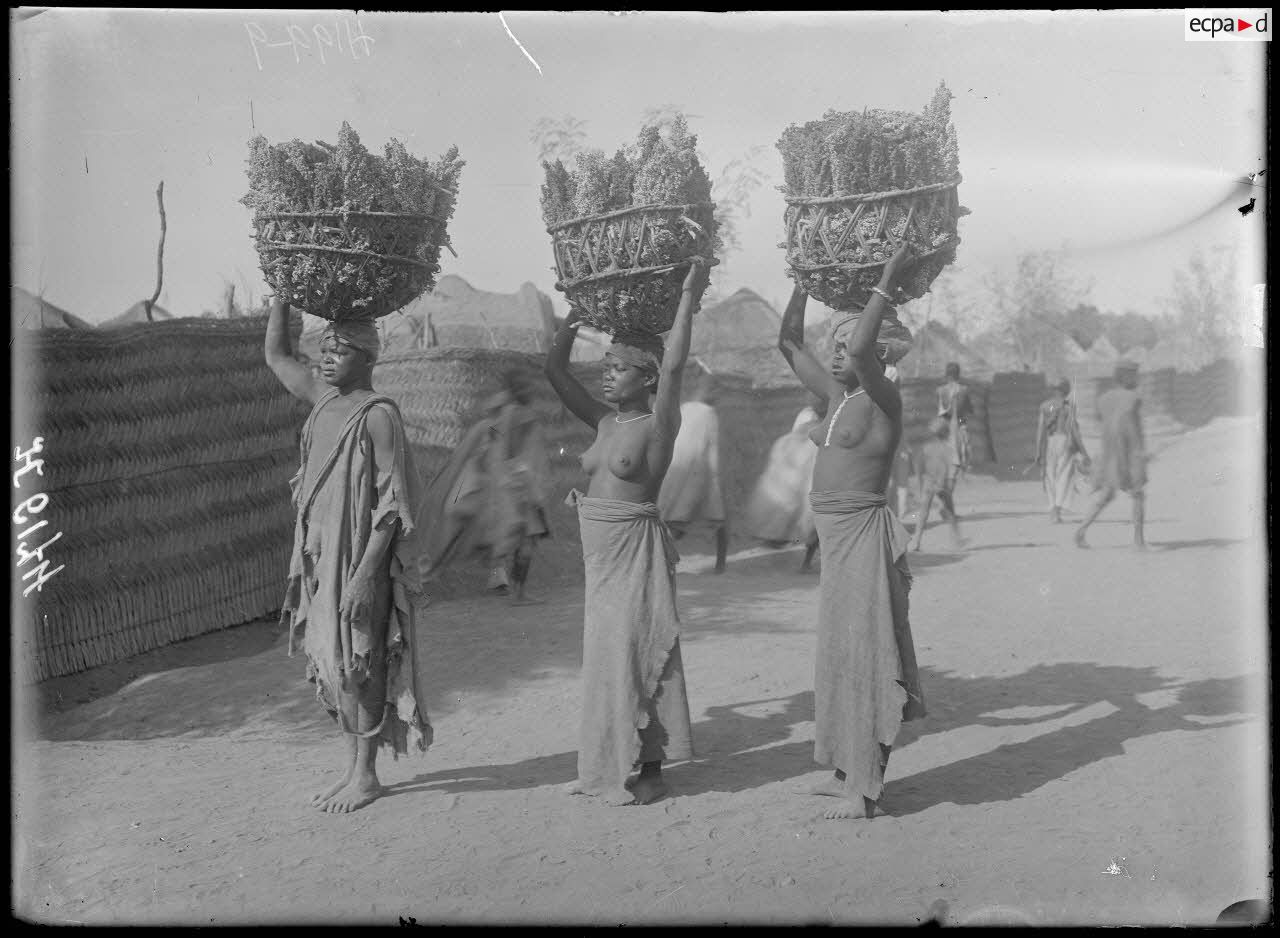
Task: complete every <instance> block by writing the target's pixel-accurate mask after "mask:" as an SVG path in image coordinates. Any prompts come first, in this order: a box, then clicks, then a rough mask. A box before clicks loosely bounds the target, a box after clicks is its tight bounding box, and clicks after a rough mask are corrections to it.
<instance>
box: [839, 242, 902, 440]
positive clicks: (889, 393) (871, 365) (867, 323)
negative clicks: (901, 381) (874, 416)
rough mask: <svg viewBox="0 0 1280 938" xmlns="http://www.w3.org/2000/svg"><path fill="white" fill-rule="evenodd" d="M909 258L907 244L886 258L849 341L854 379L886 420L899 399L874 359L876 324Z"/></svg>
mask: <svg viewBox="0 0 1280 938" xmlns="http://www.w3.org/2000/svg"><path fill="white" fill-rule="evenodd" d="M913 256H914V252H913V251H912V250H911V247H910V245H906V244H904V245H903V246H902V247H901V248H899V249H898V250H897V252H896V253H895V254H894V255H893V257H891V258H889V262H888V263H887V264H885V265H884V273H883V274H881V276H880V285H879V286H878V287H876V288H875V290H873V291H872V293H871V299H870V300H868V301H867V306H866V308H865V309H864V310H863V311H862V316H861V317H859V319H858V324H857V326H855V327H854V330H853V336H852V338H850V340H849V349H848V351H849V361H850V364H852V365H853V373H854V374H856V375H857V376H858V384H860V385H861V386H862V387H864V388H865V389H866V391H867V397H869V398H871V399H872V400H873V401H875V403H876V406H878V407H879V408H880V409H881V410H882V411H884V412H885V413H886V414H888V415H889V416H890V417H897V416H898V415H899V414H901V413H902V396H901V395H900V394H899V393H898V389H897V387H896V386H895V385H894V383H893V382H892V381H890V380H889V379H888V378H886V377H885V374H884V368H882V367H881V365H880V362H879V360H878V359H877V357H876V340H877V339H878V338H879V336H880V322H881V320H883V319H884V314H885V311H886V310H888V309H889V303H888V302H887V301H886V300H885V296H887V295H888V294H889V291H890V290H892V289H893V287H894V284H896V283H897V280H898V274H899V273H900V272H901V271H902V268H903V266H904V265H905V264H907V263H909V262H910V261H911V259H912V257H913Z"/></svg>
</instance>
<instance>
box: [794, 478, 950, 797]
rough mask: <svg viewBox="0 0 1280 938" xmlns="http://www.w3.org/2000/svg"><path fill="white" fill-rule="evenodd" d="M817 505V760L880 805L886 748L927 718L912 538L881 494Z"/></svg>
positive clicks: (826, 497) (824, 497) (822, 496)
mask: <svg viewBox="0 0 1280 938" xmlns="http://www.w3.org/2000/svg"><path fill="white" fill-rule="evenodd" d="M810 501H811V502H812V505H813V511H814V520H815V521H816V522H817V526H818V538H819V541H820V542H821V545H822V580H821V584H820V586H819V606H818V659H817V669H816V675H815V679H814V702H815V708H816V714H815V717H816V723H817V726H816V731H815V737H814V759H815V760H816V761H817V762H819V763H821V764H823V765H832V766H834V767H835V768H837V769H840V770H841V771H843V772H844V773H845V775H846V776H847V784H848V786H849V789H850V791H851V792H854V793H858V794H861V795H862V796H864V797H866V798H870V799H871V800H872V801H876V800H878V799H879V798H880V792H881V790H882V788H883V785H884V773H883V771H882V769H881V767H880V759H881V752H880V746H881V745H884V746H892V745H893V741H894V738H895V737H896V736H897V734H898V730H899V728H900V727H901V725H902V723H903V722H904V721H906V720H914V719H917V718H919V717H922V716H924V715H925V705H924V695H923V692H922V691H921V688H920V675H919V671H918V669H917V667H916V655H915V646H914V644H913V643H912V640H911V626H910V624H909V622H908V620H907V596H908V592H909V591H910V589H911V571H910V570H909V568H908V566H907V557H906V551H907V531H906V529H905V528H904V527H903V526H902V523H901V522H900V521H898V519H897V517H895V516H894V515H893V514H892V513H891V512H890V511H889V509H888V507H887V505H886V504H885V497H884V496H883V495H880V494H872V493H868V492H814V493H812V495H810Z"/></svg>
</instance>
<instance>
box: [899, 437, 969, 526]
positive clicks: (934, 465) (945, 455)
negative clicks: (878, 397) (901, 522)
mask: <svg viewBox="0 0 1280 938" xmlns="http://www.w3.org/2000/svg"><path fill="white" fill-rule="evenodd" d="M929 433H930V437H929V439H928V440H926V441H925V443H924V445H923V446H922V447H920V458H919V460H918V461H917V466H916V473H917V488H916V491H917V492H918V493H919V508H918V509H917V511H916V536H915V542H914V543H913V544H912V546H911V549H912V550H917V551H918V550H919V549H920V542H921V539H922V538H923V537H924V528H925V525H926V524H927V523H928V522H929V508H930V506H931V505H933V500H934V499H935V498H936V499H937V500H938V507H939V509H940V510H941V512H942V520H943V521H947V522H949V523H950V525H951V544H952V546H953V547H954V548H956V549H957V550H959V549H960V548H961V547H963V546H964V538H963V537H961V536H960V524H959V522H958V521H957V520H956V509H955V505H954V504H952V501H951V487H950V485H949V484H948V477H949V475H950V472H951V468H952V467H951V454H952V452H953V451H954V450H953V448H952V446H951V441H950V440H949V439H948V436H949V434H950V433H951V427H950V425H949V424H948V423H947V422H946V421H945V420H944V419H942V418H941V417H934V418H933V419H932V420H931V421H929Z"/></svg>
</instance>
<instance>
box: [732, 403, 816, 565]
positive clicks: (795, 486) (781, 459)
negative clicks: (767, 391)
mask: <svg viewBox="0 0 1280 938" xmlns="http://www.w3.org/2000/svg"><path fill="white" fill-rule="evenodd" d="M825 416H826V404H825V402H823V401H822V400H821V399H819V398H817V397H812V398H811V399H810V402H809V404H808V405H807V406H805V407H804V408H803V409H802V410H801V411H800V413H798V414H797V415H796V419H795V420H794V421H793V422H792V424H791V430H790V432H788V433H785V434H783V435H782V436H780V437H778V439H777V440H775V441H774V443H773V447H772V448H771V449H770V450H769V461H768V462H767V463H766V464H765V467H764V472H762V473H761V474H760V479H759V481H758V482H757V483H756V487H755V490H754V491H753V492H752V493H751V498H750V500H749V501H748V502H747V512H746V517H747V530H748V531H749V532H750V534H751V535H752V536H753V537H757V538H759V539H761V540H762V541H764V542H765V543H766V544H768V545H769V546H770V547H775V548H777V547H785V546H786V545H788V544H801V543H803V544H804V545H805V559H804V562H803V563H802V564H801V566H800V569H801V570H802V571H807V570H808V569H809V568H810V566H811V564H812V562H813V556H814V554H815V553H816V552H817V549H818V533H817V529H816V528H815V527H814V523H813V509H812V508H811V507H810V506H809V490H810V488H811V487H812V484H813V461H814V460H815V459H816V458H817V455H818V447H817V446H816V445H815V444H814V443H813V441H812V440H811V439H809V431H810V430H812V429H813V428H814V427H816V426H818V425H819V424H820V423H821V422H822V421H823V419H824V418H825Z"/></svg>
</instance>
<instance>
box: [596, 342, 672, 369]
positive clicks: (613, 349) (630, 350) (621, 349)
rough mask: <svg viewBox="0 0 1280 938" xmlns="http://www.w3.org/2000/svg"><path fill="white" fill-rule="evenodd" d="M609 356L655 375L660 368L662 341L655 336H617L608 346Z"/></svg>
mask: <svg viewBox="0 0 1280 938" xmlns="http://www.w3.org/2000/svg"><path fill="white" fill-rule="evenodd" d="M609 354H610V355H612V356H614V357H615V358H618V359H621V360H622V361H624V362H626V363H627V364H628V365H632V366H633V367H635V368H639V369H641V370H642V371H647V372H649V373H651V374H655V375H656V374H657V373H658V371H659V370H660V369H661V368H662V339H660V338H658V336H656V335H627V336H619V337H618V338H616V339H614V340H613V342H612V344H610V346H609Z"/></svg>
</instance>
